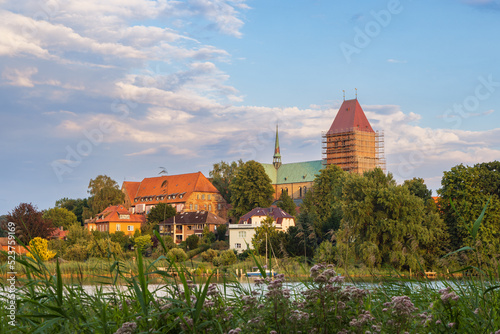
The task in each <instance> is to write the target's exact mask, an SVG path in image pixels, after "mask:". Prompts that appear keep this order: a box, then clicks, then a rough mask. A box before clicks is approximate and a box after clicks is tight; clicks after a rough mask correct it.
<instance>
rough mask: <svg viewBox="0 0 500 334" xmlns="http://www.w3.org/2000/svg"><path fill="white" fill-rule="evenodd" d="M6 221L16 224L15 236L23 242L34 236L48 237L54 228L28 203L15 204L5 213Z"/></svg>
mask: <svg viewBox="0 0 500 334" xmlns="http://www.w3.org/2000/svg"><path fill="white" fill-rule="evenodd" d="M7 221H9V222H14V223H15V224H16V231H15V233H16V237H17V238H19V240H21V241H22V242H23V243H25V244H27V243H28V242H29V241H30V240H32V239H34V238H36V237H40V238H43V239H48V238H49V237H50V235H51V234H52V232H53V231H54V230H55V228H54V225H53V224H52V221H50V220H48V219H44V218H43V213H42V212H41V211H38V209H37V207H36V206H33V205H32V204H28V203H21V204H19V205H18V206H16V207H15V208H14V210H12V211H11V212H9V214H8V215H7Z"/></svg>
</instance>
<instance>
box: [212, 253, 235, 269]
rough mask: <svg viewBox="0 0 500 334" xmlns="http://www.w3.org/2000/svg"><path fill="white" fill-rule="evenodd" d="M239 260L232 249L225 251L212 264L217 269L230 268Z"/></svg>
mask: <svg viewBox="0 0 500 334" xmlns="http://www.w3.org/2000/svg"><path fill="white" fill-rule="evenodd" d="M236 261H238V258H237V257H236V254H234V252H233V251H232V250H230V249H228V250H226V251H223V252H222V253H220V255H219V256H218V257H216V258H214V259H213V260H212V264H213V265H214V266H216V267H218V266H221V265H222V266H229V265H231V264H233V263H236Z"/></svg>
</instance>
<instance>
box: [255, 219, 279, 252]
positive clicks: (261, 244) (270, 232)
mask: <svg viewBox="0 0 500 334" xmlns="http://www.w3.org/2000/svg"><path fill="white" fill-rule="evenodd" d="M273 224H274V220H273V217H271V216H267V217H266V218H265V219H264V220H263V221H262V222H261V223H260V226H257V227H256V228H255V234H254V236H253V238H252V245H253V248H254V249H255V250H257V252H259V253H260V254H265V253H266V241H267V246H268V251H269V240H271V239H273V238H275V237H276V236H277V234H278V231H276V228H275V227H274V225H273Z"/></svg>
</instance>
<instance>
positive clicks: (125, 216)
mask: <svg viewBox="0 0 500 334" xmlns="http://www.w3.org/2000/svg"><path fill="white" fill-rule="evenodd" d="M120 219H130V215H120Z"/></svg>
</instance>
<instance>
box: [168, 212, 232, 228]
mask: <svg viewBox="0 0 500 334" xmlns="http://www.w3.org/2000/svg"><path fill="white" fill-rule="evenodd" d="M173 223H174V217H170V218H168V219H167V220H165V221H163V222H161V223H160V224H161V225H168V224H173ZM225 223H226V221H225V220H224V218H221V217H219V216H217V215H215V214H213V213H211V212H209V211H194V212H181V213H179V214H177V215H175V224H216V225H220V224H225Z"/></svg>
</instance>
